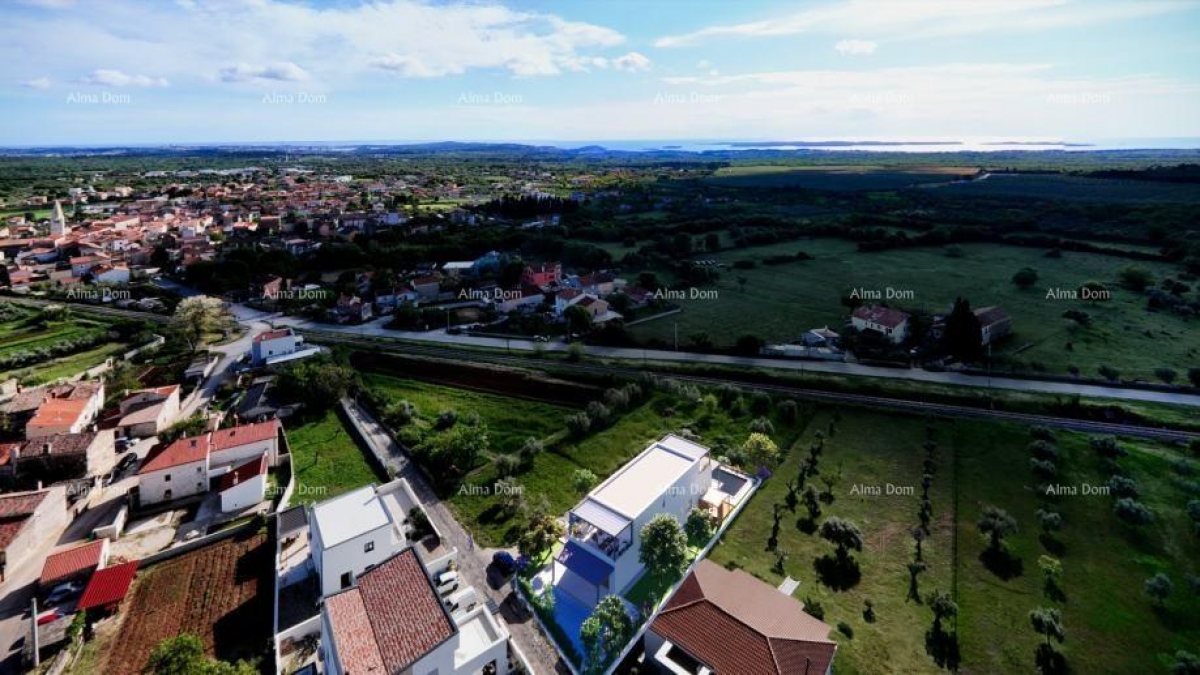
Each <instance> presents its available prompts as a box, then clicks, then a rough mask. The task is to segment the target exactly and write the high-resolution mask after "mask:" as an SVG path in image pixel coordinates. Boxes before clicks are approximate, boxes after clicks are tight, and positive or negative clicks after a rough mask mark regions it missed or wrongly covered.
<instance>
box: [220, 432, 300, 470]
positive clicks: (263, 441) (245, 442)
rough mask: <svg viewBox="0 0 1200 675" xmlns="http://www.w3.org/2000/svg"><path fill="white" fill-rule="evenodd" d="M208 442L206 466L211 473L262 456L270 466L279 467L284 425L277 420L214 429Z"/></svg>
mask: <svg viewBox="0 0 1200 675" xmlns="http://www.w3.org/2000/svg"><path fill="white" fill-rule="evenodd" d="M211 440H212V444H211V445H210V451H211V458H210V462H209V463H210V465H211V466H212V469H213V471H214V472H218V471H221V470H224V469H226V468H232V466H233V465H235V464H239V465H240V464H242V463H243V462H247V461H250V460H252V459H257V458H259V457H261V456H263V455H266V457H267V464H268V465H269V466H278V465H279V449H280V445H281V444H282V443H284V440H283V425H282V424H280V422H279V420H276V419H271V420H267V421H265V422H254V423H251V424H241V425H238V426H235V427H227V428H225V429H217V430H216V431H214V432H212V436H211Z"/></svg>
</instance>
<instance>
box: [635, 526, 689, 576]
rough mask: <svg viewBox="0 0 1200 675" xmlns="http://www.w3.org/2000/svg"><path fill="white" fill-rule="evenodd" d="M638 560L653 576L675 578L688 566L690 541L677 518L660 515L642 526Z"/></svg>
mask: <svg viewBox="0 0 1200 675" xmlns="http://www.w3.org/2000/svg"><path fill="white" fill-rule="evenodd" d="M640 536H641V538H642V550H641V551H639V552H638V560H639V561H640V562H641V563H642V564H643V565H645V566H646V569H647V571H649V572H650V573H651V574H656V575H661V576H668V577H673V576H676V575H679V574H682V573H683V570H685V569H687V564H688V541H687V535H685V534H684V532H683V528H682V527H680V525H679V521H678V520H677V519H676V518H675V516H673V515H671V514H669V513H660V514H658V515H657V516H654V517H653V518H651V519H650V522H648V523H646V524H645V525H643V526H642V531H641V533H640Z"/></svg>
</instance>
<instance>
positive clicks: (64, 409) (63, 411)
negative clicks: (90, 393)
mask: <svg viewBox="0 0 1200 675" xmlns="http://www.w3.org/2000/svg"><path fill="white" fill-rule="evenodd" d="M87 405H88V402H87V401H86V400H80V399H72V398H51V399H47V400H45V401H43V402H42V405H40V406H38V409H37V412H36V413H34V415H33V418H32V419H30V420H29V424H28V425H27V427H28V428H32V429H40V428H42V427H56V426H61V425H64V424H66V425H68V426H70V425H74V424H75V423H76V422H78V421H79V418H80V417H81V416H82V415H83V411H84V410H85V409H86V408H87Z"/></svg>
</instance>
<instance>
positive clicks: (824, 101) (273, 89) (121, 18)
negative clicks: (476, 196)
mask: <svg viewBox="0 0 1200 675" xmlns="http://www.w3.org/2000/svg"><path fill="white" fill-rule="evenodd" d="M1198 34H1200V4H1197V3H1196V2H1187V1H1184V0H1139V1H1129V2H1106V1H1104V0H986V1H978V0H961V1H955V2H939V1H920V2H914V1H909V0H897V1H886V2H885V1H883V0H879V1H871V2H765V1H764V2H755V1H750V2H686V1H685V0H661V1H659V2H652V1H648V0H643V1H641V2H632V1H625V0H614V1H600V0H595V1H593V2H548V1H541V2H535V1H529V0H526V1H523V2H502V1H499V0H498V1H483V2H468V3H457V2H456V3H432V2H413V1H411V0H374V1H372V2H360V1H358V0H328V1H320V0H307V1H305V0H160V1H157V2H156V1H153V0H145V1H141V0H104V1H103V2H100V1H92V0H8V1H6V2H5V3H4V4H3V6H2V7H0V121H2V122H3V124H2V125H0V144H3V145H30V144H120V143H171V142H180V143H198V142H220V141H244V142H250V141H276V140H288V141H304V140H314V141H340V140H443V139H452V140H531V139H543V140H551V139H552V140H564V141H565V140H617V139H630V140H637V139H681V140H682V139H726V140H795V139H821V138H863V139H897V138H905V139H917V138H920V139H946V138H955V139H959V138H986V139H1029V138H1037V139H1048V138H1054V139H1065V140H1091V139H1103V138H1132V137H1182V136H1200V40H1197V39H1196V36H1197V35H1198Z"/></svg>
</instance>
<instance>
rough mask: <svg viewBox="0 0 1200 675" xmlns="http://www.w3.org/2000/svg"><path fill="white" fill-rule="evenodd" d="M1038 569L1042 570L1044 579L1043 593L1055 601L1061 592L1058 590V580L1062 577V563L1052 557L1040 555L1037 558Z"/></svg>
mask: <svg viewBox="0 0 1200 675" xmlns="http://www.w3.org/2000/svg"><path fill="white" fill-rule="evenodd" d="M1037 564H1038V567H1039V568H1040V569H1041V570H1042V574H1043V575H1044V576H1045V579H1044V591H1045V593H1046V596H1047V597H1049V598H1050V599H1052V600H1053V599H1057V598H1058V597H1059V596H1060V594H1061V591H1060V590H1059V588H1058V580H1059V578H1060V577H1061V576H1062V561H1061V560H1059V559H1058V558H1055V557H1054V556H1049V555H1041V556H1038V561H1037Z"/></svg>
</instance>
